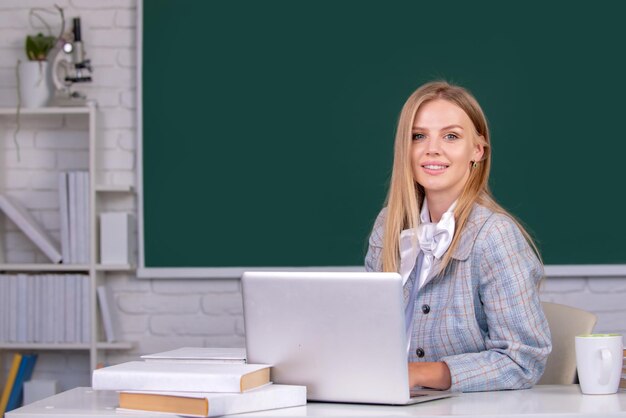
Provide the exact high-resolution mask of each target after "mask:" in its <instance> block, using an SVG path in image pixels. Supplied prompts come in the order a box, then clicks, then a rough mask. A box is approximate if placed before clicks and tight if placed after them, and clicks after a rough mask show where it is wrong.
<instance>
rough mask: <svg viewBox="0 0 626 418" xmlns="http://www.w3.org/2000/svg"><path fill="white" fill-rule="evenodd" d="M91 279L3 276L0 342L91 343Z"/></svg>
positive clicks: (83, 276)
mask: <svg viewBox="0 0 626 418" xmlns="http://www.w3.org/2000/svg"><path fill="white" fill-rule="evenodd" d="M89 286H90V283H89V276H87V275H85V274H21V273H20V274H0V342H10V343H87V342H89V341H91V322H90V321H91V309H90V306H91V304H90V301H89V292H90V287H89Z"/></svg>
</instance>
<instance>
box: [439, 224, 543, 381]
mask: <svg viewBox="0 0 626 418" xmlns="http://www.w3.org/2000/svg"><path fill="white" fill-rule="evenodd" d="M471 257H472V259H473V261H472V263H473V264H474V265H475V271H476V274H478V283H479V289H478V292H479V295H480V301H481V305H482V306H481V307H482V309H483V310H484V313H485V317H486V323H487V332H486V333H485V334H484V336H483V338H484V343H485V347H486V350H485V351H482V352H479V353H466V354H458V355H452V356H447V357H444V358H443V359H442V361H444V362H446V364H447V365H448V368H449V369H450V375H451V383H452V385H451V389H452V390H461V391H484V390H501V389H522V388H528V387H531V386H532V385H534V384H535V383H536V382H537V381H538V380H539V378H540V377H541V375H542V374H543V370H544V368H545V364H546V359H547V357H548V354H549V353H550V350H551V348H552V344H551V340H550V330H549V328H548V323H547V321H546V318H545V316H544V314H543V310H542V308H541V303H540V300H539V291H538V283H539V281H540V280H541V277H542V275H543V266H542V265H541V263H540V262H539V260H538V259H537V257H536V256H535V254H534V253H533V252H532V250H531V248H530V246H529V245H528V243H527V242H526V240H525V239H524V237H523V235H522V233H521V231H520V230H519V228H518V227H517V225H515V223H514V222H513V221H512V220H511V219H510V218H508V217H507V216H505V215H499V214H495V215H493V216H491V217H490V219H489V220H488V221H487V222H486V224H485V226H484V227H483V229H482V231H481V232H480V234H479V236H478V237H477V239H476V242H475V244H474V249H473V251H472V255H471Z"/></svg>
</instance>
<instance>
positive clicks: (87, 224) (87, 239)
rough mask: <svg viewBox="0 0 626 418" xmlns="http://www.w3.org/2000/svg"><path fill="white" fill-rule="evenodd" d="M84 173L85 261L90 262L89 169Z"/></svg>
mask: <svg viewBox="0 0 626 418" xmlns="http://www.w3.org/2000/svg"><path fill="white" fill-rule="evenodd" d="M81 175H82V179H83V191H82V192H83V207H82V210H83V221H84V222H83V234H84V237H83V238H84V243H85V245H84V247H83V252H84V257H85V260H84V262H85V263H89V260H90V256H91V239H90V236H91V222H90V221H89V219H90V216H89V208H90V205H89V172H87V171H83V172H82V173H81Z"/></svg>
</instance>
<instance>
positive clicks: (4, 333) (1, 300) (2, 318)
mask: <svg viewBox="0 0 626 418" xmlns="http://www.w3.org/2000/svg"><path fill="white" fill-rule="evenodd" d="M9 296H10V294H9V277H8V276H7V275H6V274H0V341H2V342H7V341H9V319H10V316H9Z"/></svg>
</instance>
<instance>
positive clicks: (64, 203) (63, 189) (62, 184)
mask: <svg viewBox="0 0 626 418" xmlns="http://www.w3.org/2000/svg"><path fill="white" fill-rule="evenodd" d="M59 216H60V217H61V254H62V256H63V263H64V264H69V263H71V262H72V259H71V257H70V212H69V200H68V174H67V172H65V171H62V172H60V173H59Z"/></svg>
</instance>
